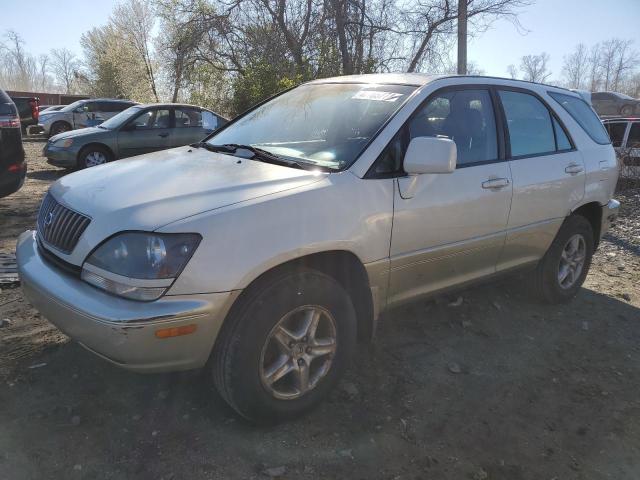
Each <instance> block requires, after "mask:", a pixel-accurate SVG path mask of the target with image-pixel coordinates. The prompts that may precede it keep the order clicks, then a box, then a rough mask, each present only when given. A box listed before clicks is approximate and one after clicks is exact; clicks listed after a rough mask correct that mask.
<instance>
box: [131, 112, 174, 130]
mask: <svg viewBox="0 0 640 480" xmlns="http://www.w3.org/2000/svg"><path fill="white" fill-rule="evenodd" d="M169 120H170V117H169V110H168V109H161V110H147V111H146V112H144V113H141V114H140V115H138V116H137V117H136V118H134V119H133V120H132V122H133V124H134V125H135V126H136V130H150V129H154V128H169Z"/></svg>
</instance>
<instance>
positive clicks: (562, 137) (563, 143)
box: [553, 118, 573, 150]
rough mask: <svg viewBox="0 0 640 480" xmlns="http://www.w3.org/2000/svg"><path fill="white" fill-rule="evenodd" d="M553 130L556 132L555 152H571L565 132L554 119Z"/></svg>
mask: <svg viewBox="0 0 640 480" xmlns="http://www.w3.org/2000/svg"><path fill="white" fill-rule="evenodd" d="M553 129H554V130H555V132H556V150H571V149H572V148H573V147H572V146H571V142H570V141H569V137H568V136H567V132H565V131H564V128H562V126H561V125H560V124H559V123H558V121H557V120H556V119H555V118H554V119H553Z"/></svg>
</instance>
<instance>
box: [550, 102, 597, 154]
mask: <svg viewBox="0 0 640 480" xmlns="http://www.w3.org/2000/svg"><path fill="white" fill-rule="evenodd" d="M549 95H550V96H551V97H552V98H553V99H554V100H555V101H556V102H558V103H559V104H560V105H561V106H562V108H564V109H565V110H566V111H567V112H568V113H569V115H571V116H572V117H573V119H574V120H575V121H576V122H578V124H579V125H580V127H582V129H583V130H584V131H585V132H586V133H587V135H589V136H590V137H591V139H592V140H593V141H594V142H596V143H599V144H601V145H606V144H607V143H610V142H609V136H608V135H607V132H606V130H605V129H604V127H603V125H602V122H601V121H600V119H599V118H598V116H597V115H596V113H595V112H594V111H593V109H592V108H591V107H590V106H589V105H588V104H587V102H585V101H584V100H582V98H579V97H574V96H573V95H566V94H564V93H557V92H549Z"/></svg>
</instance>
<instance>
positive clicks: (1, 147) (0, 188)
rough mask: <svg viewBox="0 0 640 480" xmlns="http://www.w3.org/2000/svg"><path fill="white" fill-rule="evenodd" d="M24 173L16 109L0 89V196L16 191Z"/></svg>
mask: <svg viewBox="0 0 640 480" xmlns="http://www.w3.org/2000/svg"><path fill="white" fill-rule="evenodd" d="M26 173H27V164H26V162H25V161H24V148H22V132H21V128H20V117H19V115H18V109H17V108H16V106H15V104H14V103H13V102H12V101H11V99H10V98H9V96H8V95H7V94H6V93H5V92H4V90H0V197H6V196H7V195H9V194H11V193H13V192H16V191H18V190H19V189H20V187H22V184H23V183H24V177H25V175H26Z"/></svg>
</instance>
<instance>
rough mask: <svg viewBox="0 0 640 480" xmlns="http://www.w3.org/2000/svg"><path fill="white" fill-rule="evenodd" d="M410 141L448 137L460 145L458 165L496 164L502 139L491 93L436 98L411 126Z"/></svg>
mask: <svg viewBox="0 0 640 480" xmlns="http://www.w3.org/2000/svg"><path fill="white" fill-rule="evenodd" d="M408 127H409V138H410V139H412V138H415V137H432V136H445V137H448V138H450V139H452V140H453V141H454V142H455V143H456V147H457V150H458V165H465V164H470V163H476V162H485V161H490V160H496V159H497V158H498V139H497V135H496V123H495V116H494V114H493V105H492V104H491V96H490V95H489V92H488V91H487V90H480V89H479V90H450V91H446V92H443V93H440V94H436V96H435V97H433V98H432V99H431V100H429V102H428V103H427V104H426V105H425V106H424V107H422V108H421V109H419V110H418V112H417V113H416V115H415V116H414V117H413V119H412V120H411V122H410V123H409V126H408Z"/></svg>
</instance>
